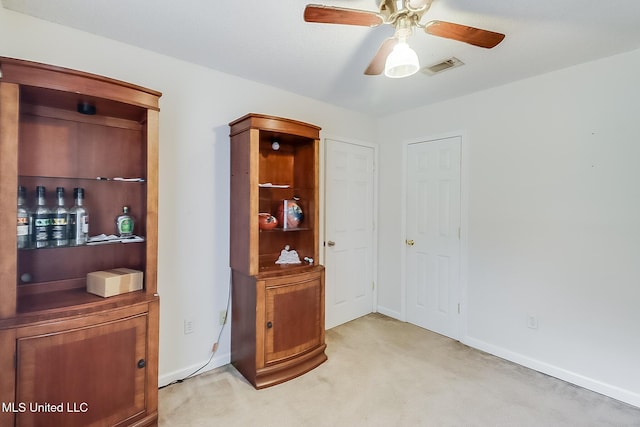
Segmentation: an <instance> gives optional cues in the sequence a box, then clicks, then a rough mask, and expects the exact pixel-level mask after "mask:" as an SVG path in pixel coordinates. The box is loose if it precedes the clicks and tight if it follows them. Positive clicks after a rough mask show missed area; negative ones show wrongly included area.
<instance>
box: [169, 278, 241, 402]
mask: <svg viewBox="0 0 640 427" xmlns="http://www.w3.org/2000/svg"><path fill="white" fill-rule="evenodd" d="M230 305H231V274H229V294H228V295H227V309H226V313H227V314H226V316H227V318H225V322H224V324H223V325H222V327H221V328H220V332H218V338H217V339H216V342H215V343H213V348H212V349H211V356H210V357H209V360H207V363H205V364H204V365H202V366H201V367H199V368H198V369H196V370H195V371H193V372H192V373H190V374H189V375H187V376H186V377H183V378H181V379H179V380H175V381H172V382H170V383H169V384H165V385H163V386H161V387H158V390H160V389H163V388H165V387H169V386H170V385H174V384H179V383H181V382H183V381H185V380H188V379H189V378H191V377H193V376H194V375H196V374H197V373H198V372H200V371H201V370H203V369H204V368H206V367H207V366H208V365H209V363H211V361H212V360H213V356H214V355H215V354H216V352H217V351H218V343H219V342H220V338H221V337H222V332H223V331H224V327H225V325H226V324H227V323H228V317H229V306H230Z"/></svg>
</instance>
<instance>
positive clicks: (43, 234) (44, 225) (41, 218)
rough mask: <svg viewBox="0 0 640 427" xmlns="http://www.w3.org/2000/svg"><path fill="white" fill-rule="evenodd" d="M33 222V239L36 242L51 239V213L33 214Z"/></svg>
mask: <svg viewBox="0 0 640 427" xmlns="http://www.w3.org/2000/svg"><path fill="white" fill-rule="evenodd" d="M33 222H34V224H33V240H35V241H36V242H45V241H47V240H49V228H50V226H51V217H50V216H49V214H42V215H40V214H36V215H34V216H33Z"/></svg>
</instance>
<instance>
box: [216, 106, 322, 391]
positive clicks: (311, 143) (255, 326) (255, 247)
mask: <svg viewBox="0 0 640 427" xmlns="http://www.w3.org/2000/svg"><path fill="white" fill-rule="evenodd" d="M229 126H230V129H231V132H230V136H231V204H230V205H231V237H230V265H231V269H232V304H233V305H232V310H231V313H232V328H231V362H232V363H233V365H234V366H235V367H236V368H237V369H238V371H240V373H242V375H244V376H245V378H247V380H248V381H249V382H251V384H253V385H254V386H255V387H256V388H263V387H268V386H272V385H275V384H278V383H281V382H284V381H287V380H289V379H292V378H295V377H297V376H299V375H302V374H304V373H305V372H307V371H309V370H311V369H313V368H315V367H316V366H318V365H320V364H321V363H323V362H324V361H325V360H327V356H326V355H325V348H326V345H325V343H324V298H325V293H324V267H322V266H321V265H319V264H318V261H317V260H318V251H319V249H318V246H319V245H318V243H319V240H318V233H319V231H318V223H319V207H318V200H319V195H318V191H319V190H318V187H319V144H320V140H319V133H320V128H319V127H317V126H313V125H309V124H306V123H302V122H298V121H294V120H289V119H283V118H279V117H271V116H265V115H259V114H248V115H246V116H244V117H241V118H239V119H238V120H235V121H234V122H232V123H230V124H229ZM274 143H275V144H274ZM284 200H295V201H296V203H297V204H298V205H299V207H300V208H301V210H302V213H303V219H302V221H301V222H300V223H299V224H295V225H293V226H289V227H284V226H283V221H282V220H281V221H279V224H278V225H277V226H276V227H275V228H273V229H271V230H266V229H262V230H261V229H260V228H259V227H258V214H259V213H270V214H272V215H274V216H277V215H276V214H277V211H278V209H279V208H280V207H281V206H282V205H283V201H284ZM286 246H289V248H290V250H295V251H296V252H297V254H298V256H299V258H300V260H301V263H300V264H277V263H276V260H278V258H279V257H280V254H281V251H283V250H284V249H285V247H286Z"/></svg>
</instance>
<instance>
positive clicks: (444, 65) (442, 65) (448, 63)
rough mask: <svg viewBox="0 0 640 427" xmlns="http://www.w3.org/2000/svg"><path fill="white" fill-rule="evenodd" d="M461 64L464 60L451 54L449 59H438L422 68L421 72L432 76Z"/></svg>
mask: <svg viewBox="0 0 640 427" xmlns="http://www.w3.org/2000/svg"><path fill="white" fill-rule="evenodd" d="M461 65H464V62H462V61H460V60H459V59H458V58H456V57H453V56H452V57H451V58H449V59H445V60H444V61H440V62H438V63H436V64H433V65H429V66H427V67H424V68H422V72H423V73H425V74H427V75H429V76H433V75H435V74H439V73H441V72H443V71H446V70H450V69H451V68H455V67H459V66H461Z"/></svg>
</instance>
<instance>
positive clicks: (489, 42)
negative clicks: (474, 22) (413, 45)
mask: <svg viewBox="0 0 640 427" xmlns="http://www.w3.org/2000/svg"><path fill="white" fill-rule="evenodd" d="M424 30H425V31H426V32H427V34H431V35H433V36H438V37H444V38H446V39H452V40H458V41H461V42H465V43H469V44H472V45H474V46H479V47H484V48H486V49H491V48H492V47H495V46H497V45H498V44H499V43H500V42H501V41H502V40H503V39H504V34H500V33H494V32H493V31H488V30H482V29H480V28H474V27H467V26H466V25H460V24H454V23H452V22H445V21H431V22H428V23H427V25H426V26H425V28H424Z"/></svg>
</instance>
